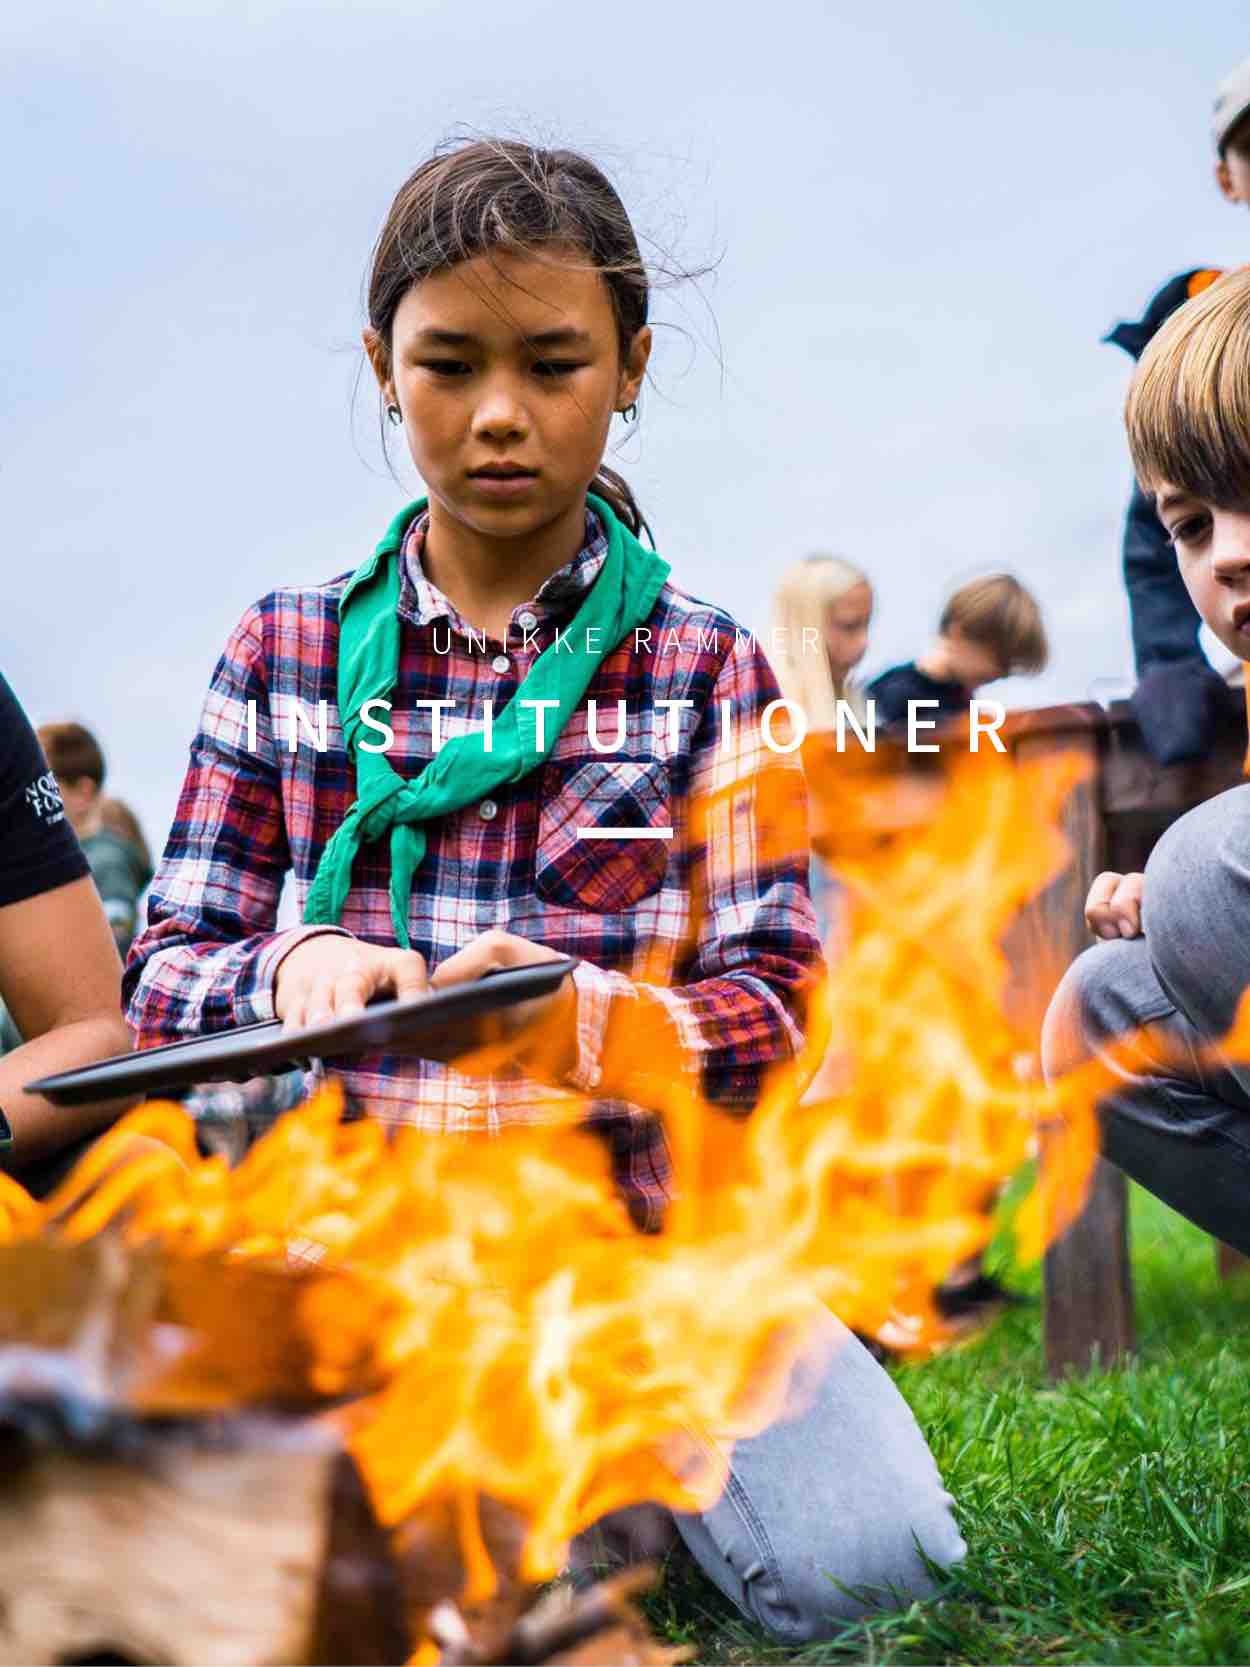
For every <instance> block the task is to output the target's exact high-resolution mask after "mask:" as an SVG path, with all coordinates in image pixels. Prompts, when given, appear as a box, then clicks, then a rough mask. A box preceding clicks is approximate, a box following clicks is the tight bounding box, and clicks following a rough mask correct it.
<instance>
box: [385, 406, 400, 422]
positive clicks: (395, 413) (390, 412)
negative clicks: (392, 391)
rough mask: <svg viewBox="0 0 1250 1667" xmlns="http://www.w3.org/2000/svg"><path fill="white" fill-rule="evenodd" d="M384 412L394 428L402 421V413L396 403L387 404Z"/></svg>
mask: <svg viewBox="0 0 1250 1667" xmlns="http://www.w3.org/2000/svg"><path fill="white" fill-rule="evenodd" d="M386 414H387V416H388V417H389V418H390V420H391V421H392V422H393V423H394V424H395V427H396V428H398V427H399V425H400V423H402V422H403V420H404V414H403V412H402V411H401V410H400V409H399V407H398V405H388V406H387V408H386Z"/></svg>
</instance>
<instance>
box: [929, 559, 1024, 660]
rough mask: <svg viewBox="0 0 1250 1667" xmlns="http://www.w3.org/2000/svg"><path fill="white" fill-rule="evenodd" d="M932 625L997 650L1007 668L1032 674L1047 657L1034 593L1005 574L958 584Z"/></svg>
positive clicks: (994, 574)
mask: <svg viewBox="0 0 1250 1667" xmlns="http://www.w3.org/2000/svg"><path fill="white" fill-rule="evenodd" d="M938 630H939V631H941V633H942V634H943V636H945V635H946V633H947V632H948V631H952V630H956V631H960V632H962V634H963V635H964V636H965V637H967V638H968V640H969V641H970V642H975V643H979V644H981V646H982V647H983V648H989V649H992V650H993V651H994V653H995V654H997V655H998V657H999V659H1000V660H1001V661H1002V663H1003V668H1004V670H1005V671H1008V672H1013V671H1015V672H1024V673H1026V674H1028V675H1032V674H1034V673H1036V672H1039V671H1042V670H1044V669H1045V666H1046V662H1047V660H1048V659H1049V658H1050V645H1049V643H1048V642H1047V641H1046V628H1045V626H1044V625H1043V624H1042V610H1041V609H1040V608H1039V607H1038V605H1037V598H1036V597H1035V596H1034V595H1033V593H1032V592H1031V591H1028V590H1026V589H1025V588H1024V586H1023V585H1022V584H1021V583H1020V581H1019V579H1016V578H1013V577H1012V575H1011V574H1010V573H991V574H989V575H988V576H987V577H986V578H984V579H973V580H972V581H971V582H970V583H969V584H966V585H961V586H960V587H959V589H958V590H957V591H956V592H955V593H954V595H953V596H952V597H951V599H950V601H949V602H948V603H947V604H946V606H945V608H943V610H942V618H941V620H940V621H939V623H938Z"/></svg>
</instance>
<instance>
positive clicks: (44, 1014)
mask: <svg viewBox="0 0 1250 1667" xmlns="http://www.w3.org/2000/svg"><path fill="white" fill-rule="evenodd" d="M66 944H73V946H74V950H73V954H72V955H66V954H64V953H60V952H58V946H64V945H66ZM120 994H121V962H120V961H119V960H118V958H117V950H116V948H115V946H114V943H113V938H112V934H111V933H110V931H109V928H108V923H107V921H106V920H105V918H104V913H103V911H102V909H101V907H100V899H99V898H98V897H97V895H96V891H95V887H94V886H93V884H92V882H91V881H90V880H89V879H85V878H84V879H80V880H72V881H70V883H69V884H68V885H63V886H58V887H57V888H56V889H55V890H53V891H46V892H43V893H41V894H39V895H38V896H34V897H28V898H25V899H23V901H21V902H19V903H11V904H9V905H8V906H7V907H5V908H0V996H3V998H4V1000H5V1003H6V1004H7V1006H8V1008H9V1010H10V1012H11V1013H12V1015H13V1017H14V1019H15V1021H16V1022H17V1026H18V1029H19V1030H20V1031H21V1033H22V1035H23V1036H27V1037H29V1038H30V1040H29V1041H28V1042H26V1043H25V1044H24V1045H23V1046H22V1047H20V1048H16V1049H14V1051H13V1052H12V1053H10V1054H6V1055H5V1057H4V1058H3V1059H0V1107H2V1108H3V1110H4V1113H5V1115H6V1116H7V1117H8V1119H9V1122H10V1124H11V1125H12V1129H13V1147H12V1150H11V1154H10V1160H9V1161H10V1162H11V1163H12V1165H13V1167H14V1168H15V1169H19V1170H20V1168H21V1166H22V1165H23V1164H24V1163H26V1162H28V1161H30V1160H32V1159H35V1158H39V1157H42V1156H45V1155H46V1154H47V1153H49V1152H52V1151H55V1150H56V1149H57V1148H58V1147H61V1146H65V1145H67V1144H69V1143H70V1142H71V1141H73V1140H78V1139H81V1138H82V1137H83V1136H85V1135H89V1134H92V1133H94V1131H95V1130H96V1129H99V1128H102V1127H103V1126H104V1125H105V1124H106V1123H109V1122H111V1121H112V1119H113V1117H114V1116H116V1114H117V1113H118V1112H119V1111H121V1110H122V1109H123V1107H124V1105H125V1104H126V1102H125V1101H120V1100H114V1101H109V1102H107V1103H104V1102H100V1103H96V1104H93V1105H88V1106H75V1107H73V1108H72V1109H70V1108H67V1107H62V1106H54V1105H53V1104H52V1103H51V1102H50V1101H49V1100H46V1099H44V1097H43V1096H42V1095H41V1094H28V1093H27V1092H26V1091H25V1087H24V1084H26V1083H28V1082H32V1081H34V1080H36V1079H38V1078H39V1077H46V1076H51V1075H53V1074H54V1073H55V1072H57V1071H68V1070H72V1069H73V1068H74V1067H75V1066H77V1065H88V1064H90V1063H91V1062H92V1061H93V1060H97V1059H104V1058H107V1057H108V1056H109V1055H110V1054H116V1053H125V1052H126V1051H127V1050H128V1049H129V1047H130V1035H129V1032H128V1031H127V1029H126V1022H125V1020H124V1019H123V1017H122V1012H121V1000H120Z"/></svg>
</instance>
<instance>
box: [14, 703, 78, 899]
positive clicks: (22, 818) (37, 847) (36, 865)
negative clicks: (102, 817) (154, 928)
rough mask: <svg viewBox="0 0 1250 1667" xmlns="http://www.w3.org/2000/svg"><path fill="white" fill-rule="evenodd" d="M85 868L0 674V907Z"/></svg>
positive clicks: (52, 782)
mask: <svg viewBox="0 0 1250 1667" xmlns="http://www.w3.org/2000/svg"><path fill="white" fill-rule="evenodd" d="M87 872H88V869H87V859H86V857H84V856H83V854H82V850H81V848H80V847H79V844H78V839H77V837H76V835H75V833H74V830H73V828H71V827H70V824H69V818H68V817H67V816H66V814H65V807H64V805H63V804H62V803H61V790H60V788H59V787H58V786H57V784H56V777H55V776H54V775H53V774H52V771H51V770H49V768H48V761H47V759H46V758H45V757H44V756H43V751H42V749H41V748H40V745H39V742H38V740H37V738H36V736H35V732H34V730H33V729H32V728H31V727H30V720H29V718H27V716H26V714H25V712H23V711H22V708H21V706H20V705H19V703H18V700H17V697H16V695H15V694H14V693H13V691H12V689H10V687H9V685H8V684H7V683H6V682H5V680H4V678H3V676H0V907H3V906H4V905H5V904H6V903H20V902H22V900H23V899H24V898H27V897H38V896H39V895H40V894H41V893H42V892H45V891H53V890H55V888H56V887H57V886H64V885H68V884H69V882H70V881H71V880H79V879H81V878H82V876H83V875H84V874H86V873H87Z"/></svg>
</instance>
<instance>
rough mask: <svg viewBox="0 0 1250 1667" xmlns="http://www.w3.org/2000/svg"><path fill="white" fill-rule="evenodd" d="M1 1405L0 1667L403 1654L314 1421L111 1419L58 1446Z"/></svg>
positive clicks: (351, 1475) (361, 1498)
mask: <svg viewBox="0 0 1250 1667" xmlns="http://www.w3.org/2000/svg"><path fill="white" fill-rule="evenodd" d="M21 1413H22V1409H21V1408H20V1407H19V1406H17V1405H16V1404H15V1403H10V1405H9V1407H8V1410H7V1414H6V1417H7V1419H8V1423H7V1428H6V1430H5V1440H4V1451H3V1482H2V1483H0V1663H4V1664H8V1663H13V1664H17V1663H22V1662H25V1663H32V1664H35V1667H42V1664H44V1663H46V1664H48V1667H52V1664H55V1663H64V1662H88V1661H104V1660H109V1661H118V1660H121V1661H132V1662H170V1663H173V1664H175V1667H180V1664H182V1663H187V1664H188V1667H191V1664H193V1663H194V1664H199V1663H208V1664H214V1663H223V1664H225V1663H231V1664H234V1663H239V1664H250V1663H256V1664H260V1663H264V1662H283V1663H294V1664H300V1663H305V1664H309V1667H315V1664H319V1663H329V1662H361V1663H364V1662H368V1663H381V1662H399V1661H403V1660H404V1659H406V1657H407V1655H408V1654H409V1652H410V1648H411V1645H410V1640H409V1636H408V1631H407V1627H406V1625H405V1623H404V1617H403V1611H402V1598H401V1592H400V1585H399V1578H398V1571H397V1569H396V1567H395V1565H394V1563H393V1561H392V1559H391V1555H390V1552H389V1549H388V1544H387V1540H386V1536H385V1534H384V1532H383V1530H382V1529H381V1528H380V1527H379V1526H378V1524H377V1523H376V1521H375V1520H374V1518H373V1513H372V1511H371V1509H370V1507H369V1504H368V1500H367V1498H366V1495H365V1492H364V1489H363V1487H362V1485H361V1481H360V1477H359V1475H358V1474H357V1472H356V1468H355V1465H354V1463H353V1462H352V1460H351V1459H350V1458H349V1457H348V1456H347V1455H346V1454H345V1453H344V1452H343V1451H342V1448H341V1445H340V1442H339V1439H338V1437H337V1434H336V1433H335V1432H334V1431H333V1429H332V1428H331V1427H330V1426H328V1425H326V1424H324V1423H321V1422H317V1421H310V1420H292V1419H280V1420H279V1419H274V1418H272V1417H251V1416H246V1415H244V1416H233V1417H229V1418H224V1419H201V1420H194V1421H192V1420H160V1421H140V1420H131V1419H126V1418H124V1417H114V1418H112V1419H111V1420H110V1421H109V1422H108V1424H107V1426H104V1427H99V1426H97V1427H96V1428H95V1429H93V1430H92V1431H91V1432H90V1433H89V1435H88V1436H87V1438H86V1439H85V1440H81V1441H79V1440H75V1439H74V1435H73V1429H72V1424H73V1415H72V1414H71V1417H70V1419H69V1420H68V1421H66V1422H64V1423H63V1426H62V1428H61V1430H60V1432H59V1435H60V1438H61V1439H60V1440H59V1442H58V1441H57V1440H56V1439H55V1436H56V1434H57V1432H56V1431H55V1423H56V1418H57V1412H56V1409H55V1408H54V1407H53V1406H52V1405H51V1404H50V1403H45V1404H43V1405H42V1406H40V1407H37V1408H36V1407H33V1406H32V1407H31V1409H30V1414H31V1416H30V1417H29V1418H25V1419H23V1418H22V1416H21Z"/></svg>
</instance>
